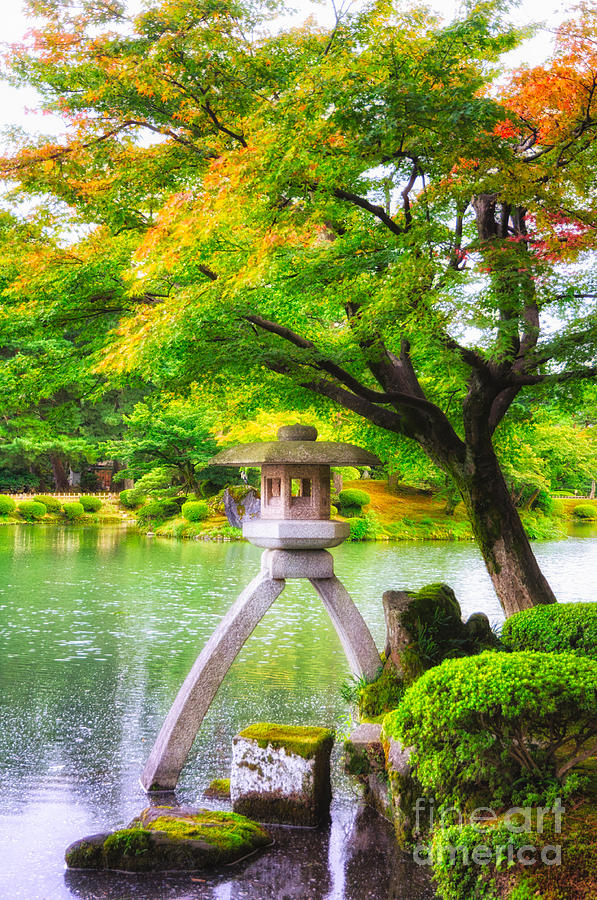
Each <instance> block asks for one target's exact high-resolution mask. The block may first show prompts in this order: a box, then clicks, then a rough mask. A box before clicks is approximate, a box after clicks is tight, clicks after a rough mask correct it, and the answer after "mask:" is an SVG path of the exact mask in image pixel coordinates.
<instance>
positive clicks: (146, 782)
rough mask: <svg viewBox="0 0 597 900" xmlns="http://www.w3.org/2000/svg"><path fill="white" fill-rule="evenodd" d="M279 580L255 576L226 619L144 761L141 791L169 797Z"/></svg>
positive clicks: (276, 593) (279, 586)
mask: <svg viewBox="0 0 597 900" xmlns="http://www.w3.org/2000/svg"><path fill="white" fill-rule="evenodd" d="M285 583H286V582H285V581H284V580H283V579H274V578H271V577H270V576H269V575H268V574H267V573H266V572H260V573H259V575H257V577H256V578H254V579H253V581H252V582H251V583H250V585H249V586H248V587H246V588H245V590H244V591H243V592H242V594H240V596H239V598H238V600H237V601H236V603H235V604H234V605H233V606H232V607H231V608H230V610H229V611H228V612H227V613H226V615H225V616H224V618H223V619H222V621H221V622H220V624H219V625H218V627H217V628H216V630H215V631H214V633H213V634H212V636H211V637H210V639H209V641H208V642H207V644H206V645H205V647H204V648H203V650H202V651H201V653H200V654H199V656H198V657H197V659H196V661H195V664H194V665H193V668H192V669H191V671H190V672H189V674H188V675H187V677H186V679H185V681H184V682H183V685H182V687H181V689H180V690H179V692H178V694H177V696H176V700H175V701H174V703H173V704H172V708H171V709H170V712H169V713H168V715H167V716H166V720H165V721H164V724H163V725H162V729H161V731H160V733H159V735H158V737H157V740H156V742H155V744H154V745H153V749H152V751H151V754H150V756H149V759H148V760H147V763H146V765H145V768H144V769H143V774H142V775H141V784H142V785H143V787H144V788H145V790H146V791H171V790H174V788H175V787H176V783H177V781H178V776H179V775H180V772H181V770H182V767H183V766H184V764H185V761H186V758H187V756H188V753H189V750H190V749H191V746H192V744H193V741H194V740H195V737H196V735H197V731H198V729H199V726H200V725H201V722H202V721H203V717H204V716H205V714H206V712H207V710H208V709H209V706H210V704H211V702H212V700H213V698H214V697H215V695H216V692H217V690H218V688H219V687H220V685H221V683H222V681H223V680H224V676H225V675H226V672H227V671H228V669H229V668H230V666H231V665H232V663H233V662H234V660H235V659H236V656H237V655H238V652H239V651H240V649H241V647H242V646H243V644H244V643H245V641H246V640H247V638H248V637H249V635H250V634H251V632H252V631H253V630H254V629H255V627H256V626H257V625H258V624H259V622H260V621H261V619H262V618H263V616H264V615H265V613H266V612H267V610H268V609H269V608H270V606H271V605H272V603H273V602H274V600H275V599H276V597H278V596H279V595H280V594H281V593H282V591H283V590H284V585H285Z"/></svg>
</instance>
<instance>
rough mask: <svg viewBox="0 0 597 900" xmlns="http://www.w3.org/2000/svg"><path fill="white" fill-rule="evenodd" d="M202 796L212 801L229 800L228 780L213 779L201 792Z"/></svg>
mask: <svg viewBox="0 0 597 900" xmlns="http://www.w3.org/2000/svg"><path fill="white" fill-rule="evenodd" d="M203 795H204V796H205V797H209V798H210V799H213V800H230V779H229V778H214V780H213V781H212V782H210V784H209V785H208V786H207V787H206V789H205V790H204V791H203Z"/></svg>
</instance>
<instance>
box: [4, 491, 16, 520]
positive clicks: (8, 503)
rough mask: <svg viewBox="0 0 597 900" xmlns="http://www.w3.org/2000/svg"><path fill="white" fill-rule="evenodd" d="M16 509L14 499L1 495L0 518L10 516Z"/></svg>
mask: <svg viewBox="0 0 597 900" xmlns="http://www.w3.org/2000/svg"><path fill="white" fill-rule="evenodd" d="M16 508H17V504H16V503H15V502H14V500H13V499H12V497H7V496H6V494H0V516H9V515H10V514H11V513H13V512H14V511H15V509H16Z"/></svg>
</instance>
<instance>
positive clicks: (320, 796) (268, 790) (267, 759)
mask: <svg viewBox="0 0 597 900" xmlns="http://www.w3.org/2000/svg"><path fill="white" fill-rule="evenodd" d="M333 743H334V734H333V732H332V731H330V730H329V729H327V728H314V727H308V726H297V725H278V724H275V723H272V722H259V723H257V724H255V725H250V726H249V727H248V728H245V729H244V730H243V731H241V732H240V734H237V735H236V737H235V738H233V741H232V772H231V778H230V793H231V798H232V805H233V809H234V811H235V812H238V813H242V814H243V815H247V816H251V818H253V819H257V820H258V821H260V822H276V823H279V824H283V825H303V826H307V827H311V828H314V827H316V826H317V825H320V824H322V823H323V822H326V821H327V820H328V819H329V810H330V802H331V797H332V791H331V782H330V754H331V751H332V746H333Z"/></svg>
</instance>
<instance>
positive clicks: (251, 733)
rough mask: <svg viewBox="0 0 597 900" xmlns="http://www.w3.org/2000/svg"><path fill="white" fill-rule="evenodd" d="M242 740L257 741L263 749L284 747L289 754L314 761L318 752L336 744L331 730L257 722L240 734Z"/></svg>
mask: <svg viewBox="0 0 597 900" xmlns="http://www.w3.org/2000/svg"><path fill="white" fill-rule="evenodd" d="M240 736H241V737H242V738H247V739H248V740H252V741H257V744H258V746H259V747H261V748H262V749H263V748H265V747H268V746H271V747H276V748H280V747H283V748H284V749H285V750H287V751H288V752H289V753H294V754H296V755H297V756H302V757H303V759H313V757H314V756H316V755H317V753H318V751H319V750H320V749H321V748H323V747H325V746H326V745H329V746H330V747H331V745H332V744H333V742H334V732H333V731H332V730H330V729H329V728H316V727H312V726H306V725H276V724H275V723H273V722H257V723H256V724H255V725H249V726H248V728H245V729H244V730H243V731H241V732H240Z"/></svg>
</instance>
